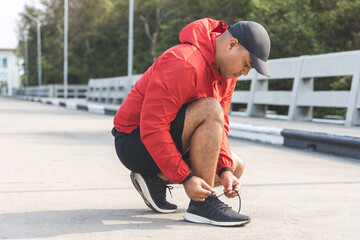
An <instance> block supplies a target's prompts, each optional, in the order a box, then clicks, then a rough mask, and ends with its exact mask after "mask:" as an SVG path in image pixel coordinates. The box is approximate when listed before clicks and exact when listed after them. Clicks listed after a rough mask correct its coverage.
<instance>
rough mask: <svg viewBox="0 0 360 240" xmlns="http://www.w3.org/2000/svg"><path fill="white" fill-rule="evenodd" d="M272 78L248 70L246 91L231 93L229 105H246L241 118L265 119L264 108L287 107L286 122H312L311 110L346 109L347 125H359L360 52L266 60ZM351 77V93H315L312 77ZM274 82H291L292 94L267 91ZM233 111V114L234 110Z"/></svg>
mask: <svg viewBox="0 0 360 240" xmlns="http://www.w3.org/2000/svg"><path fill="white" fill-rule="evenodd" d="M268 64H269V68H270V72H271V78H268V77H264V76H262V75H260V74H258V73H257V72H256V71H254V70H251V71H250V73H249V74H248V75H247V76H242V77H240V78H239V81H246V80H250V81H251V85H250V90H249V91H234V94H233V99H232V103H239V104H246V111H245V112H244V114H243V115H245V116H248V117H265V116H266V109H267V105H282V106H288V107H289V110H288V115H287V119H288V120H300V121H311V120H312V118H313V114H312V113H313V107H332V108H346V109H347V110H346V119H345V125H346V126H354V125H360V96H359V90H360V51H348V52H339V53H329V54H320V55H313V56H301V57H295V58H283V59H275V60H269V61H268ZM335 76H352V82H351V89H350V91H314V78H321V77H335ZM274 79H277V80H279V79H293V85H292V91H269V90H268V83H269V81H271V80H274ZM233 112H234V111H233Z"/></svg>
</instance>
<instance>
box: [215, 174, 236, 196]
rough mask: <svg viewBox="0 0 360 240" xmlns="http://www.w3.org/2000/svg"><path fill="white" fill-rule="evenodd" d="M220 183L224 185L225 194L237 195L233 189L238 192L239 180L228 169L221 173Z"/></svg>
mask: <svg viewBox="0 0 360 240" xmlns="http://www.w3.org/2000/svg"><path fill="white" fill-rule="evenodd" d="M220 179H221V184H222V185H223V186H224V192H227V193H225V196H227V197H228V198H233V197H236V196H237V193H236V192H235V191H233V190H236V191H238V192H240V189H241V183H240V180H239V179H238V178H237V177H235V176H234V174H233V173H232V172H230V171H225V172H223V173H222V174H221V178H220Z"/></svg>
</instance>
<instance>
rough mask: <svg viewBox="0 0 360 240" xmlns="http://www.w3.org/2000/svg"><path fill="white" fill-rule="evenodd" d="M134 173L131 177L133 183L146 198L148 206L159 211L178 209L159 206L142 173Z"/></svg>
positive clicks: (166, 211)
mask: <svg viewBox="0 0 360 240" xmlns="http://www.w3.org/2000/svg"><path fill="white" fill-rule="evenodd" d="M132 174H133V177H131V180H132V181H133V184H134V186H135V188H136V190H137V191H138V192H139V193H140V195H141V197H142V198H143V199H144V201H145V204H146V205H147V206H148V207H150V208H151V209H153V210H155V211H157V212H159V213H173V212H175V211H176V209H173V210H166V209H161V208H159V207H158V206H157V205H156V204H155V202H154V200H153V199H152V197H151V194H150V192H149V189H148V187H147V185H146V183H145V180H144V178H143V177H142V176H141V174H139V173H134V172H132ZM133 178H134V179H133ZM134 181H136V183H137V185H138V186H136V183H135V182H134ZM138 187H140V189H138ZM149 205H150V206H149Z"/></svg>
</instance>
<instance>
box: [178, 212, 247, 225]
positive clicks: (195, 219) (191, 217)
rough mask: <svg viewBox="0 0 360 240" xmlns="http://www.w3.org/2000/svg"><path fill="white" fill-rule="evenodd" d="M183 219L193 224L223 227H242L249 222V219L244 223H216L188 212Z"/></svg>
mask: <svg viewBox="0 0 360 240" xmlns="http://www.w3.org/2000/svg"><path fill="white" fill-rule="evenodd" d="M184 218H185V220H187V221H189V222H193V223H203V224H211V225H215V226H223V227H233V226H244V225H246V224H248V223H249V222H250V219H249V220H245V221H237V222H217V221H213V220H210V219H207V218H204V217H201V216H198V215H195V214H192V213H188V212H186V213H185V214H184Z"/></svg>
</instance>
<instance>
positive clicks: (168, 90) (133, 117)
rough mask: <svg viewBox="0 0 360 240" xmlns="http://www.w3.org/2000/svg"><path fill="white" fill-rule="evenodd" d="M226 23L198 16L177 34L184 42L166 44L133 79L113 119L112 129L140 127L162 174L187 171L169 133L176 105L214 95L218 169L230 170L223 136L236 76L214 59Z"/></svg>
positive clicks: (176, 177) (175, 177)
mask: <svg viewBox="0 0 360 240" xmlns="http://www.w3.org/2000/svg"><path fill="white" fill-rule="evenodd" d="M226 29H227V25H226V23H224V22H222V21H215V20H212V19H201V20H198V21H195V22H193V23H190V24H189V25H187V26H186V27H185V28H184V29H183V30H182V31H181V33H180V42H181V43H182V44H180V45H177V46H175V47H172V48H170V49H168V50H167V51H166V52H164V53H163V54H162V55H161V56H160V57H158V58H157V60H156V61H155V63H154V64H153V65H152V66H151V67H149V69H148V70H147V71H146V72H145V73H144V75H143V76H142V77H141V78H140V79H139V80H138V81H137V82H136V84H135V86H134V87H133V88H132V90H131V92H130V93H129V95H128V96H127V97H126V99H125V101H124V102H123V104H122V105H121V107H120V108H119V110H118V112H117V113H116V116H115V118H114V125H115V128H116V129H117V130H118V131H120V132H124V133H131V132H132V131H133V130H134V129H135V128H137V127H138V126H140V133H141V140H142V141H143V143H144V145H145V147H146V148H147V150H148V151H149V153H150V155H151V156H152V157H153V159H154V160H155V162H156V164H157V165H158V166H159V168H160V170H161V171H162V173H164V174H165V176H167V177H168V178H169V179H170V180H172V181H174V182H177V183H180V182H182V181H183V180H184V179H185V178H186V177H187V176H188V175H189V174H190V173H191V171H190V169H189V167H188V165H187V164H186V163H185V161H184V160H183V159H182V155H181V153H180V152H179V151H178V150H177V148H176V145H175V143H174V141H173V140H172V137H171V135H170V132H169V130H170V123H171V122H172V121H173V120H174V119H175V117H176V115H177V113H178V111H179V110H180V108H181V107H182V106H183V105H185V104H188V103H190V102H193V101H195V100H197V99H199V98H202V97H213V98H215V99H216V100H218V101H219V102H220V104H221V106H222V107H223V110H224V113H225V127H224V134H223V140H222V144H221V151H220V156H219V161H218V166H217V173H218V172H219V171H220V169H221V168H223V167H228V168H231V169H233V161H232V158H231V151H230V147H229V142H228V139H227V136H228V132H229V119H228V117H227V114H228V112H229V108H230V103H231V98H232V93H233V90H234V88H235V84H236V80H237V79H236V78H232V79H224V78H223V77H222V76H221V75H220V73H219V71H218V69H217V67H216V63H215V37H216V36H218V35H221V34H222V33H223V32H224V31H225V30H226Z"/></svg>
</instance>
